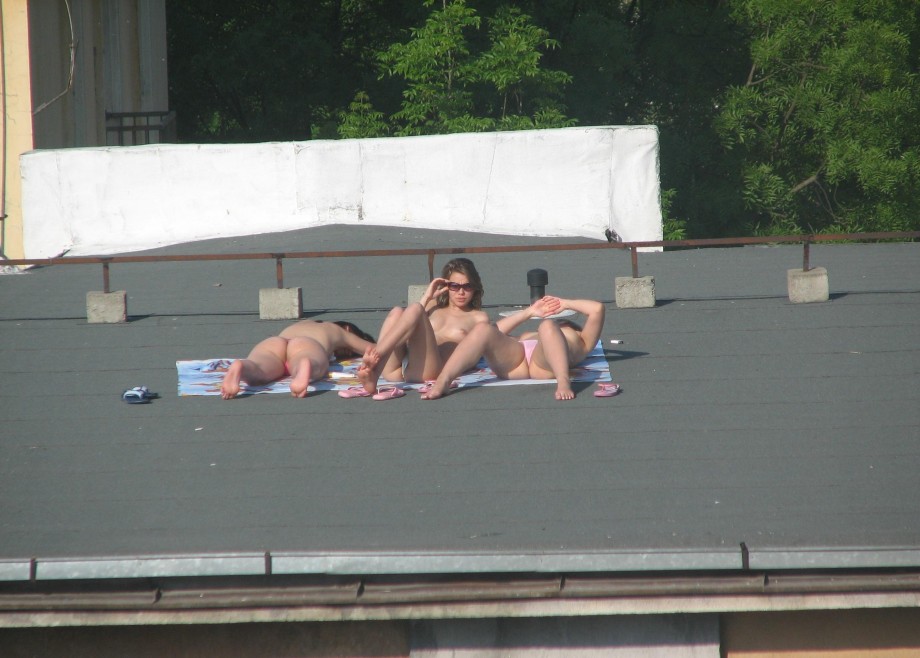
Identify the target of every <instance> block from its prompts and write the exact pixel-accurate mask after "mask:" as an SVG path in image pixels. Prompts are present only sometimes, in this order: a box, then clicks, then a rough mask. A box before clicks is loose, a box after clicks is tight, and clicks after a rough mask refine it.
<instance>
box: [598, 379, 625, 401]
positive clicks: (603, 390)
mask: <svg viewBox="0 0 920 658" xmlns="http://www.w3.org/2000/svg"><path fill="white" fill-rule="evenodd" d="M619 392H620V385H619V384H614V383H610V384H598V385H597V390H596V391H594V397H596V398H612V397H613V396H614V395H616V394H617V393H619Z"/></svg>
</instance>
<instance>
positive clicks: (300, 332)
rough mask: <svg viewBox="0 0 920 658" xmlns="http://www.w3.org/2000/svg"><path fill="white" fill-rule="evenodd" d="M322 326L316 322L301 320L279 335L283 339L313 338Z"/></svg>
mask: <svg viewBox="0 0 920 658" xmlns="http://www.w3.org/2000/svg"><path fill="white" fill-rule="evenodd" d="M321 326H322V325H321V324H320V323H318V322H316V321H315V320H301V321H300V322H295V323H294V324H292V325H288V326H287V327H285V328H284V329H282V330H281V333H280V334H278V335H279V336H281V337H282V338H298V337H300V336H312V335H314V334H315V333H316V331H317V329H318V328H319V327H321Z"/></svg>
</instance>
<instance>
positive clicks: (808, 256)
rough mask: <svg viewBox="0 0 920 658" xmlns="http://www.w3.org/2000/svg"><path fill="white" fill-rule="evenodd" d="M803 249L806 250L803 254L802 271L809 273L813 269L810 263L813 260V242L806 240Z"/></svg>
mask: <svg viewBox="0 0 920 658" xmlns="http://www.w3.org/2000/svg"><path fill="white" fill-rule="evenodd" d="M803 247H804V250H803V254H802V271H803V272H807V271H808V270H810V269H811V264H810V262H809V261H810V260H811V241H810V240H808V238H806V239H805V242H804V244H803Z"/></svg>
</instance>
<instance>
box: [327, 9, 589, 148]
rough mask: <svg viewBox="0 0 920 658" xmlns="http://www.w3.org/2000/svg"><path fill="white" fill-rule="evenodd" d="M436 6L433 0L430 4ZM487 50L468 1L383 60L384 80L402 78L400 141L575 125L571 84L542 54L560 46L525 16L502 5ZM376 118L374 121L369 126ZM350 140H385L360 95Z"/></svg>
mask: <svg viewBox="0 0 920 658" xmlns="http://www.w3.org/2000/svg"><path fill="white" fill-rule="evenodd" d="M423 4H424V6H425V7H432V6H434V4H435V1H434V0H425V1H424V2H423ZM488 25H489V32H488V44H487V46H486V47H484V48H483V49H482V50H481V51H479V52H478V53H477V52H474V51H473V39H472V38H471V36H470V35H471V33H472V34H473V35H475V34H476V33H477V31H478V30H479V29H480V27H481V19H480V17H479V15H478V13H477V12H476V10H475V9H473V8H472V7H469V6H468V5H467V3H466V0H441V2H440V7H439V8H436V9H434V10H432V11H431V13H430V15H429V16H428V17H427V19H426V20H425V21H424V23H423V24H422V26H421V27H415V28H411V29H410V38H409V40H408V41H406V42H404V43H403V42H401V43H395V44H393V45H391V46H390V47H389V48H387V49H386V50H383V51H381V52H380V54H379V63H380V68H381V71H382V73H381V77H389V78H396V79H401V80H402V81H403V84H404V87H403V91H402V101H401V103H400V106H399V109H398V110H396V111H394V112H393V113H392V114H391V116H390V119H389V131H390V132H392V133H393V134H395V135H400V136H405V135H426V134H438V133H452V132H479V131H485V130H493V129H496V128H498V129H515V128H524V127H527V128H533V127H541V128H542V127H559V126H564V125H571V124H572V121H571V120H570V119H568V118H566V117H565V115H564V106H563V105H562V103H561V98H562V88H563V86H564V85H565V84H566V83H567V82H568V81H569V80H570V77H569V76H568V75H567V74H565V73H563V72H561V71H552V70H546V69H543V68H542V67H541V66H540V60H541V57H542V52H541V49H547V48H553V47H556V46H557V45H558V44H557V43H556V42H555V41H554V40H552V39H550V38H549V33H548V32H546V30H543V29H541V28H539V27H537V26H535V25H533V23H532V19H531V18H530V17H529V16H528V15H526V14H524V13H522V12H521V11H520V10H518V9H516V8H513V7H509V6H499V8H498V9H497V10H496V13H495V15H494V16H493V17H492V18H490V19H489V20H488ZM369 117H374V120H372V121H368V120H367V119H368V118H369ZM339 134H340V136H343V137H376V136H380V135H381V134H386V130H385V129H384V127H383V122H382V113H381V112H379V111H377V110H375V109H374V108H373V107H372V106H371V104H370V103H369V99H368V94H367V93H366V92H364V91H361V92H358V95H357V96H356V97H355V99H354V101H353V102H352V104H351V105H350V106H349V109H348V111H346V112H343V113H342V116H341V121H340V124H339Z"/></svg>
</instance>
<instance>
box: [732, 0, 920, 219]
mask: <svg viewBox="0 0 920 658" xmlns="http://www.w3.org/2000/svg"><path fill="white" fill-rule="evenodd" d="M733 10H734V15H735V17H736V19H737V20H738V21H739V22H740V23H741V25H743V26H744V27H745V28H746V29H747V30H748V31H749V32H750V34H751V41H750V52H751V60H752V65H751V69H750V72H749V74H748V77H747V81H746V82H745V83H744V84H743V85H739V86H735V87H731V88H730V89H729V90H728V92H727V93H726V94H725V99H724V105H723V107H722V110H721V113H720V116H719V118H718V128H719V131H720V134H721V135H722V138H723V140H724V143H725V145H726V146H727V147H728V148H729V149H734V150H735V151H736V152H738V153H740V155H741V157H742V159H743V164H742V167H741V174H742V181H741V184H742V186H743V187H742V189H743V196H744V200H745V203H746V205H747V207H748V208H749V209H750V210H751V211H752V212H753V213H754V220H753V222H752V223H753V227H752V230H753V231H754V232H756V233H763V234H776V233H789V232H817V231H829V232H838V231H860V230H868V231H874V230H907V229H915V228H918V227H920V212H918V211H920V205H918V202H917V200H916V190H917V189H920V146H918V145H920V139H918V137H920V84H918V78H917V74H916V70H917V65H918V57H917V47H916V39H917V36H918V24H917V21H918V12H917V5H916V1H915V0H818V1H814V2H808V3H802V2H798V1H796V0H735V1H734V2H733ZM912 40H913V46H912Z"/></svg>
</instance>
